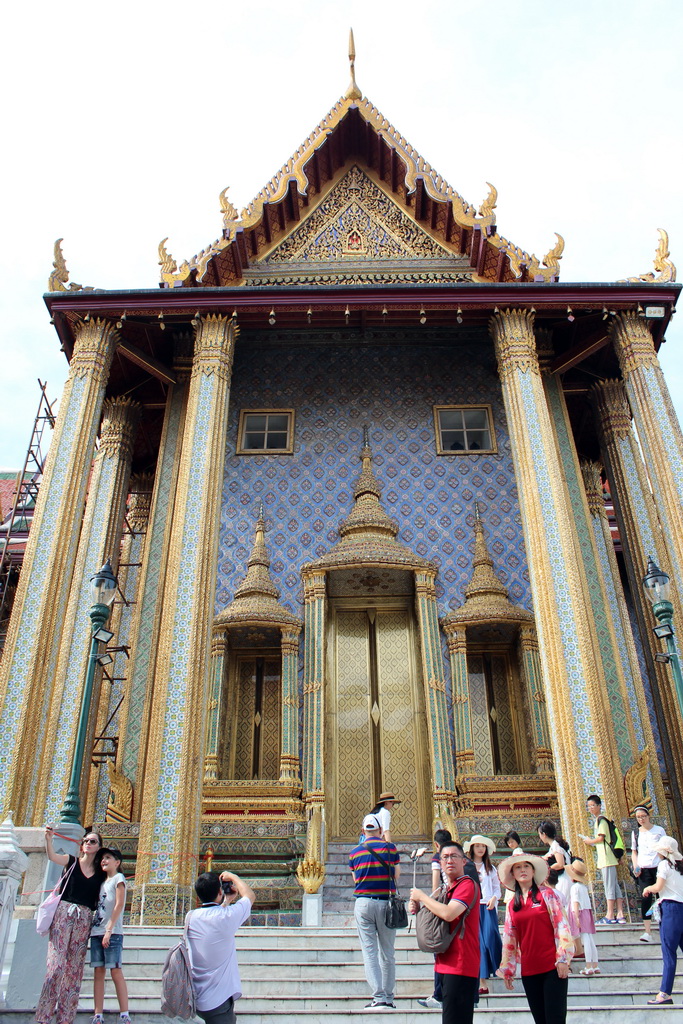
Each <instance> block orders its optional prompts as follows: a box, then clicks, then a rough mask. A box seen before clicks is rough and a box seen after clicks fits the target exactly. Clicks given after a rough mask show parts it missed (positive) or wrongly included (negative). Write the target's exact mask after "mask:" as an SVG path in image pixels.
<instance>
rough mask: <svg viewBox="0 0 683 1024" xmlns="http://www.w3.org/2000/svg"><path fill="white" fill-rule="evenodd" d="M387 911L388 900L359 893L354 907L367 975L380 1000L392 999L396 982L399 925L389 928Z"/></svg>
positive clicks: (369, 983) (384, 1001)
mask: <svg viewBox="0 0 683 1024" xmlns="http://www.w3.org/2000/svg"><path fill="white" fill-rule="evenodd" d="M386 912H387V901H386V900H372V899H369V898H368V897H367V896H358V897H357V898H356V905H355V907H354V908H353V916H354V917H355V919H356V928H357V929H358V938H359V939H360V945H361V950H362V952H363V964H364V965H365V977H366V979H367V982H368V985H369V986H370V988H371V989H372V998H373V999H375V1000H376V1001H377V1002H380V1003H391V1002H393V1000H394V988H395V985H396V959H395V956H394V943H395V941H396V929H395V928H387V926H386V924H385V920H384V919H385V916H386Z"/></svg>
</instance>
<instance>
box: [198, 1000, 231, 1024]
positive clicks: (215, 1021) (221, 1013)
mask: <svg viewBox="0 0 683 1024" xmlns="http://www.w3.org/2000/svg"><path fill="white" fill-rule="evenodd" d="M197 1013H198V1014H199V1016H200V1017H201V1018H202V1020H203V1021H205V1022H206V1024H235V1021H236V1017H235V1010H234V1002H233V998H232V996H230V998H229V999H226V1000H225V1002H224V1003H221V1005H220V1006H217V1007H216V1008H215V1010H197Z"/></svg>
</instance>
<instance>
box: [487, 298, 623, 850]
mask: <svg viewBox="0 0 683 1024" xmlns="http://www.w3.org/2000/svg"><path fill="white" fill-rule="evenodd" d="M491 334H492V336H493V340H494V343H495V347H496V356H497V359H498V372H499V375H500V379H501V384H502V391H503V399H504V402H505V410H506V414H507V424H508V429H509V432H510V442H511V447H512V455H513V460H514V465H515V476H516V480H517V486H518V488H519V500H520V507H521V513H522V524H523V529H524V540H525V545H526V551H527V558H528V563H529V574H530V580H531V591H532V597H533V602H534V612H535V619H536V628H537V630H538V637H539V651H540V657H541V663H542V666H543V678H544V684H545V693H546V699H547V702H548V710H549V719H550V724H551V741H552V747H553V754H554V763H555V772H556V778H557V789H558V800H559V805H560V810H561V814H562V819H563V827H564V830H565V833H564V834H565V835H566V836H567V838H568V839H569V841H570V843H571V845H572V848H573V849H575V850H576V849H579V848H580V847H579V844H580V840H579V838H578V837H579V834H580V833H583V832H585V830H586V809H585V796H586V794H587V793H591V792H598V793H601V794H603V795H604V798H605V801H606V806H608V807H609V808H610V809H611V813H613V814H614V815H615V817H618V816H621V815H622V814H623V813H624V811H625V807H624V796H623V789H622V788H621V786H620V785H619V781H618V779H617V778H616V777H615V773H614V763H615V761H616V748H615V744H614V737H613V735H612V732H611V726H610V722H609V719H608V716H607V714H606V712H605V707H604V704H603V693H604V688H605V682H604V674H603V672H602V665H601V664H600V661H599V658H598V657H597V656H596V649H597V643H596V641H595V638H594V636H593V632H594V627H593V624H592V622H591V621H590V616H589V614H588V609H587V607H586V587H585V577H584V573H583V568H582V566H581V564H580V561H579V559H578V557H577V549H578V541H577V539H576V536H575V533H574V523H573V517H572V513H571V509H570V508H569V504H568V498H567V491H566V486H565V484H564V480H563V471H562V466H561V463H560V460H559V457H558V451H557V447H556V441H555V436H554V431H553V426H552V422H551V419H550V413H549V411H548V405H547V402H546V397H545V392H544V388H543V382H542V379H541V374H540V368H539V363H538V356H537V351H536V342H535V337H534V315H533V313H531V312H527V311H525V310H506V311H505V312H499V313H496V314H494V316H493V317H492V319H491Z"/></svg>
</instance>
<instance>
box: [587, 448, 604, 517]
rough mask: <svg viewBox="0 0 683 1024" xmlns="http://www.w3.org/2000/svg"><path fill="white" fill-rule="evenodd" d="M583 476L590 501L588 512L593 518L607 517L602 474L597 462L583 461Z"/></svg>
mask: <svg viewBox="0 0 683 1024" xmlns="http://www.w3.org/2000/svg"><path fill="white" fill-rule="evenodd" d="M581 475H582V476H583V485H584V487H585V489H586V498H587V500H588V511H589V512H590V514H591V515H592V516H593V517H596V516H602V517H604V518H606V517H607V513H606V511H605V500H604V498H603V496H602V473H601V469H600V466H599V465H598V463H597V462H589V461H588V460H586V459H582V461H581Z"/></svg>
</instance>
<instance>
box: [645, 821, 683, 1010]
mask: <svg viewBox="0 0 683 1024" xmlns="http://www.w3.org/2000/svg"><path fill="white" fill-rule="evenodd" d="M655 852H656V853H658V854H659V856H660V857H661V858H662V859H661V861H660V862H659V864H658V865H657V881H656V882H655V884H654V885H648V886H646V888H645V889H643V896H658V897H659V911H660V913H661V915H662V919H661V921H660V923H659V939H660V941H661V943H662V960H663V961H664V970H663V971H662V983H661V985H660V987H659V992H658V993H657V995H656V996H655V998H654V999H648V1003H649V1004H650V1005H651V1006H661V1005H662V1003H673V999H672V998H671V993H672V991H673V987H674V977H675V975H676V960H677V955H678V949H679V947H683V856H681V854H680V853H679V851H678V843H677V842H676V840H675V839H672V838H671V836H662V837H661V839H660V840H659V842H658V843H657V845H656V846H655Z"/></svg>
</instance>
